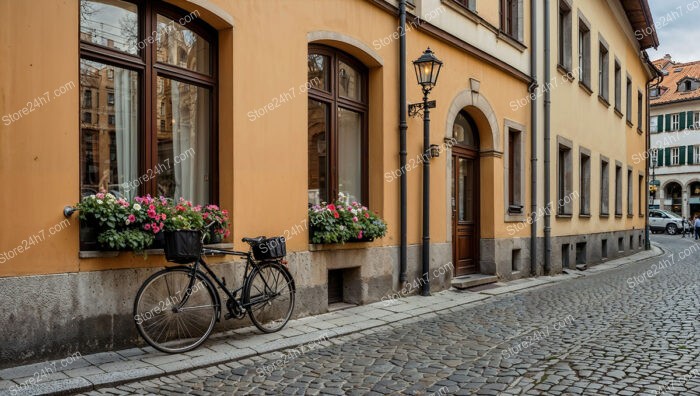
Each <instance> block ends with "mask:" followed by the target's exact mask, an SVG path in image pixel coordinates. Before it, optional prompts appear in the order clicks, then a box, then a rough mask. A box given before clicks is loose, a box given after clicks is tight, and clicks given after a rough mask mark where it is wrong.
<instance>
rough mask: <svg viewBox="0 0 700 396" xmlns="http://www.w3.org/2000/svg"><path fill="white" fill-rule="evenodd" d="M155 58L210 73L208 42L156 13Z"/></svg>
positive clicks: (184, 67) (199, 71)
mask: <svg viewBox="0 0 700 396" xmlns="http://www.w3.org/2000/svg"><path fill="white" fill-rule="evenodd" d="M156 32H157V35H156V37H155V39H156V43H157V44H156V59H157V61H158V62H163V63H167V64H169V65H173V66H178V67H181V68H183V69H188V70H192V71H195V72H198V73H203V74H211V65H210V61H209V59H210V52H209V51H210V48H209V42H208V41H206V40H204V39H203V38H202V37H201V36H200V35H198V34H197V33H195V32H193V31H191V30H189V29H187V28H186V27H185V26H182V25H180V24H179V23H178V22H175V21H173V20H172V19H170V18H167V17H164V16H163V15H158V27H157V30H156Z"/></svg>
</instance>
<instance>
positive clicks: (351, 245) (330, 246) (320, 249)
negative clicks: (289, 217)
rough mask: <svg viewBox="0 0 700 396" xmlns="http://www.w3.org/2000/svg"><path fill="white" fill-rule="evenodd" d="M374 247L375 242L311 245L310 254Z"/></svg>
mask: <svg viewBox="0 0 700 396" xmlns="http://www.w3.org/2000/svg"><path fill="white" fill-rule="evenodd" d="M372 245H373V242H369V241H367V242H345V243H310V244H309V251H310V252H323V251H329V250H354V249H365V248H368V247H370V246H372Z"/></svg>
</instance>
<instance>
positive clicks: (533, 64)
mask: <svg viewBox="0 0 700 396" xmlns="http://www.w3.org/2000/svg"><path fill="white" fill-rule="evenodd" d="M530 42H531V45H530V47H531V52H530V76H531V77H532V83H530V86H529V87H528V91H529V92H530V99H531V101H530V125H531V126H530V183H531V186H530V212H531V213H530V216H531V217H532V224H530V275H531V276H536V275H537V56H538V54H537V6H536V2H535V1H533V2H532V4H531V6H530Z"/></svg>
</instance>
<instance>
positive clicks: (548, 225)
mask: <svg viewBox="0 0 700 396" xmlns="http://www.w3.org/2000/svg"><path fill="white" fill-rule="evenodd" d="M549 23H550V17H549V0H544V81H550V80H551V61H552V60H551V58H550V52H551V48H550V47H551V45H550V42H549V35H550V29H549ZM551 107H552V94H551V90H550V89H545V94H544V200H545V206H546V207H545V209H544V274H545V275H549V273H550V271H551V269H552V239H551V238H552V214H551V213H552V202H551V198H552V197H551V180H550V179H551V169H550V165H551V159H550V157H551V151H552V147H551V130H550V128H551V123H552V122H551V121H552V120H551V118H552V114H551V111H552V108H551Z"/></svg>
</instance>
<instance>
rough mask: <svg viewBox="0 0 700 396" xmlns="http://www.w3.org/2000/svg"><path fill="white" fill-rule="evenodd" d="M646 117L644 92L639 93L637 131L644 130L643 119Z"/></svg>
mask: <svg viewBox="0 0 700 396" xmlns="http://www.w3.org/2000/svg"><path fill="white" fill-rule="evenodd" d="M643 116H644V97H643V96H642V91H637V129H639V130H640V131H641V130H644V126H643V125H642V118H643Z"/></svg>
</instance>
